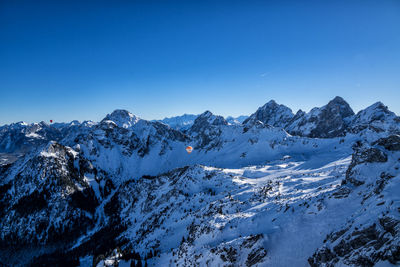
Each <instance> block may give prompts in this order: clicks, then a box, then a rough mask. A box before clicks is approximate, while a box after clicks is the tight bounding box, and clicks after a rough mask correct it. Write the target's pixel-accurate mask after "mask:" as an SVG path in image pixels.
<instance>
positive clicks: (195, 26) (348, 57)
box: [0, 0, 400, 124]
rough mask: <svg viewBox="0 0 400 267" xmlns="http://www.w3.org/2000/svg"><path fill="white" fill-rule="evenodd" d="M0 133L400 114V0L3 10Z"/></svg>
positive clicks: (81, 4) (56, 5)
mask: <svg viewBox="0 0 400 267" xmlns="http://www.w3.org/2000/svg"><path fill="white" fill-rule="evenodd" d="M0 92H1V95H0V96H1V97H0V124H4V123H11V122H15V121H21V120H23V121H27V122H35V121H41V120H44V121H48V120H49V119H53V120H55V121H71V120H73V119H78V120H86V119H90V120H96V121H97V120H100V119H102V118H103V117H104V116H105V115H106V114H107V113H110V112H112V111H113V110H114V109H117V108H123V109H127V110H129V111H131V112H132V113H134V114H136V115H138V116H140V117H142V118H145V119H159V118H163V117H166V116H173V115H180V114H183V113H193V114H198V113H201V112H203V111H205V110H211V111H212V112H214V113H216V114H220V115H224V116H226V115H233V116H237V115H241V114H251V113H252V112H254V111H255V110H256V109H257V108H258V107H259V106H261V105H263V104H265V103H266V102H267V101H269V100H270V99H275V100H276V101H277V102H278V103H282V104H285V105H287V106H289V107H290V108H292V110H293V111H294V112H296V111H297V110H298V109H299V108H301V109H303V110H306V111H309V110H310V109H311V108H312V107H314V106H322V105H324V104H326V103H327V102H328V101H329V100H330V99H332V98H333V97H335V96H336V95H339V96H342V97H343V98H344V99H345V100H347V101H348V102H349V104H350V105H351V106H352V107H353V109H354V110H355V111H358V110H360V109H362V108H365V107H367V106H368V105H371V104H373V103H374V102H376V101H382V102H383V103H384V104H386V105H388V106H389V108H390V109H391V110H392V111H394V112H396V113H397V114H398V115H399V114H400V104H399V99H400V2H399V1H395V0H393V1H368V0H366V1H361V0H360V1H353V0H349V1H104V2H102V1H65V2H64V1H26V2H24V1H11V0H10V1H6V0H4V1H0Z"/></svg>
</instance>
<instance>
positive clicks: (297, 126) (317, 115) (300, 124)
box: [286, 96, 354, 138]
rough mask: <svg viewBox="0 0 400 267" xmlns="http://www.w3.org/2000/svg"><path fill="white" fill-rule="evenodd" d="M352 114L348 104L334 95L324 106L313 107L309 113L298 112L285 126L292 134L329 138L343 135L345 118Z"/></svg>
mask: <svg viewBox="0 0 400 267" xmlns="http://www.w3.org/2000/svg"><path fill="white" fill-rule="evenodd" d="M353 115H354V112H353V110H352V109H351V108H350V106H349V104H348V103H347V102H346V101H344V100H343V98H341V97H338V96H337V97H335V98H334V99H333V100H331V101H329V103H328V104H327V105H326V106H323V107H321V108H313V109H312V110H311V111H310V112H309V113H303V112H298V113H297V114H296V116H295V118H294V119H293V120H292V121H291V122H290V124H289V125H287V126H286V130H287V131H288V132H289V133H290V134H293V135H300V136H307V137H318V138H331V137H337V136H344V135H345V133H346V128H347V119H348V118H350V117H351V116H353Z"/></svg>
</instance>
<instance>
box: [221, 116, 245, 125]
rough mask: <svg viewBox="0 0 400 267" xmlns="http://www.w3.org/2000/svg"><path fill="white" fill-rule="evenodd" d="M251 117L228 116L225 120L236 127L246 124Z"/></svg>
mask: <svg viewBox="0 0 400 267" xmlns="http://www.w3.org/2000/svg"><path fill="white" fill-rule="evenodd" d="M248 117H249V116H246V115H242V116H238V117H236V118H235V117H232V116H228V117H226V118H225V120H226V121H227V122H228V123H229V124H234V125H239V124H242V123H243V122H244V120H245V119H247V118H248Z"/></svg>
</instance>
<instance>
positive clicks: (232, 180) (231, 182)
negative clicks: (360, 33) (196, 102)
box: [0, 97, 400, 266]
mask: <svg viewBox="0 0 400 267" xmlns="http://www.w3.org/2000/svg"><path fill="white" fill-rule="evenodd" d="M189 145H190V146H192V147H193V152H192V153H190V154H188V153H187V152H186V150H185V148H186V146H189ZM399 169H400V118H399V117H398V116H397V115H396V114H395V113H393V112H391V111H390V110H389V109H388V108H387V107H386V106H385V105H384V104H382V103H381V102H377V103H375V104H373V105H371V106H369V107H367V108H365V109H363V110H361V111H359V112H358V113H357V114H355V113H354V111H353V110H352V108H351V107H350V106H349V104H348V103H347V102H346V101H345V100H344V99H342V98H341V97H335V98H334V99H332V100H331V101H329V103H327V104H326V105H324V106H322V107H316V108H313V109H311V111H310V112H308V113H306V112H304V111H301V110H299V111H298V112H296V113H295V114H294V113H293V112H292V110H291V109H290V108H288V107H286V106H284V105H281V104H277V103H276V102H275V101H273V100H271V101H269V102H268V103H266V104H265V105H264V106H262V107H260V108H259V109H257V110H256V111H255V112H254V113H253V114H251V115H250V116H248V117H247V116H241V117H238V118H232V117H228V118H224V117H222V116H218V115H215V114H213V113H211V112H210V111H205V112H204V113H202V114H200V115H189V114H185V115H183V116H179V117H173V118H166V119H164V120H160V121H147V120H143V119H141V118H139V117H137V116H135V115H133V114H132V113H130V112H128V111H126V110H115V111H113V112H112V113H110V114H108V115H107V116H106V117H105V118H104V119H103V120H101V121H100V122H91V121H85V122H82V123H80V122H78V121H73V122H71V123H54V124H47V123H45V122H40V123H32V124H28V123H24V122H18V123H13V124H9V125H4V126H1V127H0V207H1V208H0V213H1V216H0V224H1V226H2V228H1V230H0V262H1V263H2V264H3V265H6V266H18V265H21V266H24V265H32V266H41V265H42V266H43V265H44V266H47V265H49V266H57V265H68V266H78V265H80V266H142V265H149V266H156V265H161V266H308V265H310V266H336V265H337V266H375V265H376V266H392V265H396V264H400V197H399V194H398V192H400V191H399V190H400V181H399V179H400V171H399Z"/></svg>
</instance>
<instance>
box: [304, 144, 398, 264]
mask: <svg viewBox="0 0 400 267" xmlns="http://www.w3.org/2000/svg"><path fill="white" fill-rule="evenodd" d="M397 142H398V139H397V136H390V137H387V138H381V139H379V140H378V141H376V142H374V143H373V144H375V145H378V146H380V147H381V148H377V147H371V146H368V145H366V144H364V145H362V144H360V143H359V144H358V145H356V146H355V147H354V149H355V152H354V154H353V157H352V162H351V164H350V166H349V169H348V171H347V173H346V181H347V182H349V183H350V184H351V185H352V187H351V188H352V189H350V188H348V187H347V186H346V185H343V184H342V186H341V188H346V190H345V191H346V192H347V195H348V192H350V194H353V196H354V195H357V196H361V197H362V200H361V211H358V212H357V213H355V214H354V215H352V216H351V217H350V218H348V220H347V221H346V223H345V224H344V227H343V228H341V229H337V230H336V231H333V232H332V233H331V234H329V235H328V236H327V237H326V239H325V241H324V243H325V244H324V245H323V246H322V247H320V248H319V249H317V250H316V252H315V253H314V254H313V255H312V256H311V257H310V258H309V259H308V262H309V264H310V265H311V266H336V265H351V266H375V265H376V264H377V263H378V262H381V261H382V262H383V261H386V262H387V261H388V262H390V263H391V264H395V265H398V264H399V263H400V218H399V213H398V212H399V211H400V208H399V207H398V203H396V202H395V201H385V197H384V196H385V195H391V194H396V193H395V192H397V190H398V186H397V185H396V186H397V187H396V186H394V184H396V183H393V179H396V178H394V177H396V176H397V178H398V175H399V170H398V166H397V159H398V157H399V153H398V151H397V150H393V147H396V145H397ZM382 147H383V148H382ZM384 149H386V150H384ZM389 183H391V187H390V186H388V184H389ZM393 186H394V187H393ZM341 191H344V190H341ZM363 212H366V213H368V215H367V214H363ZM361 214H362V215H361Z"/></svg>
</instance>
